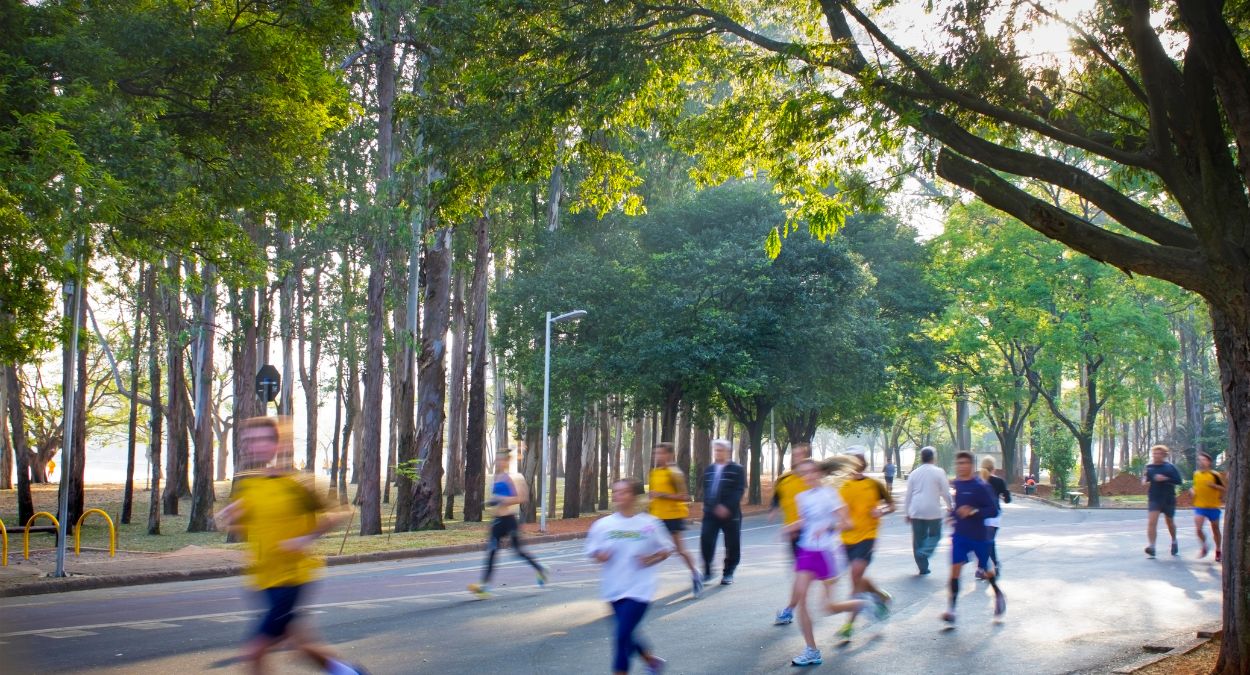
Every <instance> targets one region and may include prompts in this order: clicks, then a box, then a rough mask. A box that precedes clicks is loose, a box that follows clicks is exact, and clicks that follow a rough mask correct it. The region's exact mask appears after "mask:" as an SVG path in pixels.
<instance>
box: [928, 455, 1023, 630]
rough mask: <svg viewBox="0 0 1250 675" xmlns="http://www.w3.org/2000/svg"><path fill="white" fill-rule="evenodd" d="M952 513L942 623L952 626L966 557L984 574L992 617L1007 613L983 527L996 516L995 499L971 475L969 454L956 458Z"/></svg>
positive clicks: (966, 560) (988, 534)
mask: <svg viewBox="0 0 1250 675" xmlns="http://www.w3.org/2000/svg"><path fill="white" fill-rule="evenodd" d="M951 489H953V490H954V491H955V509H954V511H953V512H952V513H951V518H952V519H953V520H954V527H953V529H954V533H953V534H952V535H951V579H950V606H949V608H948V609H947V610H946V612H945V613H943V614H942V620H943V621H945V622H947V623H955V602H956V601H957V600H958V599H959V573H960V572H962V571H963V568H964V563H966V562H968V556H969V554H976V556H977V568H978V569H980V570H984V574H985V579H986V580H987V581H989V582H990V586H992V587H993V588H994V616H1001V615H1002V614H1003V612H1006V611H1007V596H1005V595H1003V592H1002V590H1000V589H999V588H998V582H997V581H996V580H995V579H994V570H992V569H990V565H989V562H990V532H989V529H988V528H986V526H985V519H986V518H993V517H994V516H997V515H998V496H997V495H995V494H994V490H993V489H991V488H990V486H989V484H988V483H986V482H985V481H983V480H981V479H980V478H979V477H977V475H976V473H974V472H973V457H972V453H970V452H960V453H959V454H957V455H955V480H953V481H951Z"/></svg>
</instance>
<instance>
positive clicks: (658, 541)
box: [638, 520, 674, 567]
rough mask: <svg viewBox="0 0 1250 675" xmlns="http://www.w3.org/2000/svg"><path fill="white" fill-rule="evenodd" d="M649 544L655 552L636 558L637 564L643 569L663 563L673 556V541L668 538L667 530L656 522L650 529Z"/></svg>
mask: <svg viewBox="0 0 1250 675" xmlns="http://www.w3.org/2000/svg"><path fill="white" fill-rule="evenodd" d="M651 542H652V544H653V545H654V547H655V550H653V551H652V552H651V553H648V554H646V555H640V556H638V564H640V565H642V566H643V567H650V566H652V565H655V564H657V563H660V562H663V561H665V560H667V559H668V557H669V556H670V555H672V554H673V550H674V549H673V539H672V537H670V536H669V534H668V530H667V529H666V528H665V527H664V526H663V524H661V523H660V522H659V521H658V520H657V521H656V525H655V527H653V528H651Z"/></svg>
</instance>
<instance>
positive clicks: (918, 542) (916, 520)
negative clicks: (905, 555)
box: [903, 446, 951, 574]
mask: <svg viewBox="0 0 1250 675" xmlns="http://www.w3.org/2000/svg"><path fill="white" fill-rule="evenodd" d="M935 454H936V451H935V450H934V449H933V448H932V447H930V446H925V447H923V448H921V449H920V466H918V467H916V469H915V470H914V471H912V472H911V473H910V474H908V476H907V492H906V496H904V498H903V512H904V513H906V514H907V522H908V523H910V524H911V549H912V555H913V556H914V557H915V558H916V567H917V568H918V569H919V571H920V573H921V574H928V573H929V571H930V570H929V558H930V557H932V555H933V551H934V550H936V549H937V545H938V541H939V540H940V539H941V538H942V517H943V515H944V514H945V513H946V512H948V511H950V510H951V486H950V481H949V480H947V478H946V472H945V471H943V470H942V469H941V468H939V467H937V466H936V465H935V464H934V463H933V458H934V455H935ZM943 504H945V507H946V508H945V509H943V508H942V507H943Z"/></svg>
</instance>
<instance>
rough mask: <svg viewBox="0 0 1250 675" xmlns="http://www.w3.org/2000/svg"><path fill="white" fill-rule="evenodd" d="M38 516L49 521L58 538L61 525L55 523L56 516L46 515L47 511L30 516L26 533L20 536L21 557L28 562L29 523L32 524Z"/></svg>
mask: <svg viewBox="0 0 1250 675" xmlns="http://www.w3.org/2000/svg"><path fill="white" fill-rule="evenodd" d="M39 516H46V517H47V518H48V520H51V521H52V524H53V525H55V526H56V530H57V536H60V532H61V524H60V523H58V522H57V521H56V516H54V515H52V514H51V513H48V512H47V511H40V512H39V513H36V514H35V515H33V516H31V517H30V520H28V521H26V533H25V534H24V535H23V536H22V555H23V556H25V557H26V559H27V560H30V526H31V523H34V522H35V519H36V518H38V517H39Z"/></svg>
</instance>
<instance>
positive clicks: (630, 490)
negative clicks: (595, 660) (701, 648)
mask: <svg viewBox="0 0 1250 675" xmlns="http://www.w3.org/2000/svg"><path fill="white" fill-rule="evenodd" d="M642 494H643V487H642V483H641V482H639V481H637V480H635V479H632V478H628V479H624V480H620V481H617V482H616V483H614V484H613V485H612V503H613V505H614V506H615V507H616V513H613V514H612V515H610V516H607V517H604V518H600V519H599V520H597V521H595V523H594V525H591V526H590V533H589V534H588V535H587V537H586V555H588V556H590V558H591V559H592V560H594V561H596V562H599V563H602V564H603V578H602V581H601V584H600V595H601V596H602V597H603V599H604V600H607V601H608V602H609V603H610V604H611V605H612V613H613V614H614V615H615V616H616V655H615V658H614V659H613V662H612V670H613V672H615V673H622V674H624V673H628V672H629V660H630V657H632V656H633V655H634V652H638V653H639V654H640V655H642V658H643V659H644V660H645V661H646V664H647V672H648V673H658V672H660V670H661V669H662V668H663V667H664V659H661V658H660V657H658V656H656V655H655V654H653V653H652V652H651V650H650V649H649V648H648V647H647V646H646V645H644V644H643V643H642V641H641V640H640V639H639V638H638V637H637V636H635V635H634V632H635V631H636V630H637V628H638V625H639V624H640V623H642V617H643V615H644V614H646V612H647V607H648V606H649V605H650V604H651V599H652V598H654V597H655V590H656V571H655V568H654V565H655V564H656V563H659V562H661V561H663V560H664V559H666V558H668V556H669V554H671V553H672V552H673V540H672V539H671V538H670V537H669V534H668V529H667V528H666V527H665V526H664V522H663V521H661V520H660V519H659V518H656V517H655V516H652V515H650V514H647V513H639V512H638V510H637V501H638V497H639V496H641V495H642Z"/></svg>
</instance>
